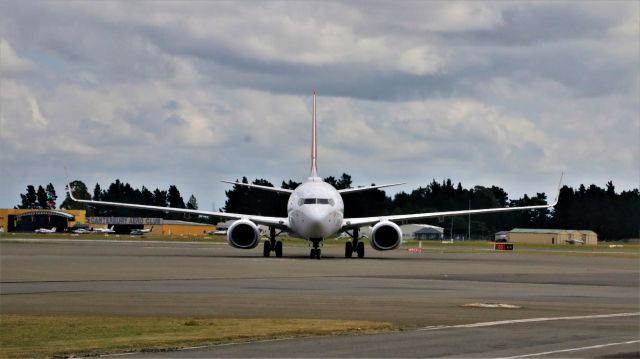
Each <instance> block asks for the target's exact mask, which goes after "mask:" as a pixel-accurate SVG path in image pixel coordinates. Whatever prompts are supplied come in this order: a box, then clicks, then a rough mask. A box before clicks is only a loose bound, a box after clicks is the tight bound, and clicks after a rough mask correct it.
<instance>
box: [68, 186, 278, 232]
mask: <svg viewBox="0 0 640 359" xmlns="http://www.w3.org/2000/svg"><path fill="white" fill-rule="evenodd" d="M67 188H68V192H69V197H71V199H72V200H74V201H76V202H79V203H86V204H92V205H97V206H113V207H124V208H135V209H146V210H151V211H161V212H172V213H187V214H196V215H201V216H209V217H218V218H226V219H248V220H250V221H251V222H254V223H256V224H262V225H265V226H273V227H276V228H279V229H285V230H287V229H289V219H288V218H286V217H267V216H254V215H251V214H239V213H227V212H213V211H202V210H199V209H186V208H174V207H160V206H149V205H144V204H134V203H120V202H106V201H93V200H87V199H77V198H75V197H74V196H73V193H72V191H71V184H69V185H68V187H67Z"/></svg>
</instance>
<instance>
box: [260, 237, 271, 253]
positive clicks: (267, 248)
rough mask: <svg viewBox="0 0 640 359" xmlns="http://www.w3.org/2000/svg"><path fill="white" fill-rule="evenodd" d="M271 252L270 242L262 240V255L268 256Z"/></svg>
mask: <svg viewBox="0 0 640 359" xmlns="http://www.w3.org/2000/svg"><path fill="white" fill-rule="evenodd" d="M270 254H271V243H269V241H265V242H264V248H263V250H262V255H263V256H265V257H268V256H269V255H270Z"/></svg>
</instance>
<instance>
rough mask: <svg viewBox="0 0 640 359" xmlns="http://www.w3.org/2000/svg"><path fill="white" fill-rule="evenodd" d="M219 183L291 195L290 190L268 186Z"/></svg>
mask: <svg viewBox="0 0 640 359" xmlns="http://www.w3.org/2000/svg"><path fill="white" fill-rule="evenodd" d="M220 182H223V183H229V184H237V185H238V186H245V187H251V188H257V189H262V190H265V191H271V192H276V193H281V194H291V193H293V190H292V189H284V188H278V187H269V186H260V185H257V184H250V183H242V182H231V181H220Z"/></svg>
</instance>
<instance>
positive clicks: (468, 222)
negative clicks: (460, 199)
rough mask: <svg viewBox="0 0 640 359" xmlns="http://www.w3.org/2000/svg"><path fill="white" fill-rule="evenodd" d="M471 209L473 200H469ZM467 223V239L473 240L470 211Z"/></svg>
mask: <svg viewBox="0 0 640 359" xmlns="http://www.w3.org/2000/svg"><path fill="white" fill-rule="evenodd" d="M469 210H471V200H469ZM467 225H468V230H469V231H468V233H467V239H468V240H471V213H469V219H468V220H467Z"/></svg>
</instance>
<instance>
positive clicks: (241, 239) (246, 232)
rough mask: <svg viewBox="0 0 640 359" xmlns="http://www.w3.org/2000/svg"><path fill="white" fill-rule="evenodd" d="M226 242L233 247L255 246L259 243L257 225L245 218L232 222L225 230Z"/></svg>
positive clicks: (247, 247) (248, 247)
mask: <svg viewBox="0 0 640 359" xmlns="http://www.w3.org/2000/svg"><path fill="white" fill-rule="evenodd" d="M227 242H229V245H230V246H231V247H233V248H240V249H251V248H255V247H256V246H257V245H258V244H259V243H260V231H259V230H258V226H256V225H255V223H253V222H251V221H249V220H246V219H240V220H237V221H235V222H233V224H231V226H229V229H228V230H227Z"/></svg>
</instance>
